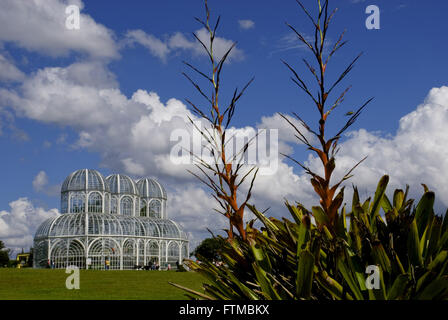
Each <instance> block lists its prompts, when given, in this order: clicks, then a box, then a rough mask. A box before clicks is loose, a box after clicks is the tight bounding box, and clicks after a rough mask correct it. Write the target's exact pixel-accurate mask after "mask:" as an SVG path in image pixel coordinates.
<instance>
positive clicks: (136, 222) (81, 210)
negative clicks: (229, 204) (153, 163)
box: [34, 169, 189, 270]
mask: <svg viewBox="0 0 448 320" xmlns="http://www.w3.org/2000/svg"><path fill="white" fill-rule="evenodd" d="M166 200H167V196H166V191H165V189H164V188H163V186H162V185H160V184H159V183H158V182H157V181H155V180H153V179H148V178H144V179H140V180H138V181H136V182H135V181H134V180H132V179H131V178H130V177H128V176H126V175H121V174H113V175H110V176H108V177H106V178H104V177H103V176H102V175H101V173H99V172H98V171H96V170H89V169H83V170H78V171H75V172H73V173H72V174H70V175H69V176H68V177H67V179H65V181H64V183H63V184H62V188H61V213H62V214H61V215H60V216H58V217H56V218H50V219H48V220H46V221H44V222H43V223H42V224H41V225H40V227H39V228H38V229H37V232H36V235H35V237H34V254H35V258H34V267H35V268H45V267H48V266H50V267H54V268H66V267H67V266H69V265H76V266H78V267H80V268H85V269H121V270H123V269H135V268H137V267H145V266H151V265H159V266H160V268H166V267H167V266H168V264H170V265H171V266H172V267H173V268H174V267H175V266H176V264H177V263H182V260H183V259H184V258H188V256H189V246H188V239H187V237H186V234H185V233H184V232H183V231H182V230H181V229H180V227H179V226H178V225H177V224H176V223H175V222H174V221H172V220H168V219H167V213H166Z"/></svg>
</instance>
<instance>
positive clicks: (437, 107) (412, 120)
mask: <svg viewBox="0 0 448 320" xmlns="http://www.w3.org/2000/svg"><path fill="white" fill-rule="evenodd" d="M360 121H362V120H360ZM447 121H448V87H441V88H434V89H432V90H431V91H430V92H429V94H428V96H427V97H426V99H425V101H424V102H423V103H422V104H421V105H419V106H418V107H417V109H416V110H415V111H413V112H411V113H409V114H407V115H405V116H403V117H402V118H401V119H400V122H399V128H398V130H397V132H396V134H395V135H392V136H387V137H383V136H381V134H380V133H372V132H368V131H366V130H365V129H360V130H358V131H353V132H350V133H348V135H347V140H346V141H344V142H343V143H341V144H340V147H341V149H340V152H339V154H338V158H337V171H336V177H335V178H337V177H341V176H342V174H343V173H344V172H346V171H347V170H349V168H351V166H353V165H354V164H355V163H356V162H357V161H359V160H360V159H361V158H363V157H364V156H368V158H367V160H366V161H365V162H364V163H363V164H362V165H361V166H359V167H358V168H357V169H356V171H355V177H353V178H352V179H351V180H349V184H351V183H354V184H355V185H357V186H358V187H359V188H360V190H364V192H367V193H369V194H371V193H372V192H373V191H374V190H375V188H376V185H377V183H378V180H379V178H380V177H381V176H382V175H384V174H389V175H390V178H391V181H390V189H392V188H396V187H399V188H404V187H405V186H406V184H409V185H410V186H411V195H412V196H414V197H418V196H419V195H421V192H422V190H423V189H422V187H421V185H420V184H421V183H425V184H427V185H428V187H429V188H431V189H432V190H434V191H436V198H437V199H438V200H439V201H441V203H443V205H444V206H448V186H447V184H446V180H447V178H448V176H447V174H446V172H448V150H447V149H446V145H448V127H447V126H446V123H447ZM309 164H310V166H311V167H312V168H314V169H318V168H320V167H319V164H318V161H317V159H316V158H310V161H309Z"/></svg>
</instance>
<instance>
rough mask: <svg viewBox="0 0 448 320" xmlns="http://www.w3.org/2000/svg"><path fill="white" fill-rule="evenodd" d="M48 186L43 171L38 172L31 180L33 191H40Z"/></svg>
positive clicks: (46, 177)
mask: <svg viewBox="0 0 448 320" xmlns="http://www.w3.org/2000/svg"><path fill="white" fill-rule="evenodd" d="M47 184H48V176H47V174H46V173H45V171H39V173H38V174H37V175H36V176H35V177H34V179H33V188H34V190H35V191H37V192H40V191H42V190H43V189H44V188H45V187H46V186H47Z"/></svg>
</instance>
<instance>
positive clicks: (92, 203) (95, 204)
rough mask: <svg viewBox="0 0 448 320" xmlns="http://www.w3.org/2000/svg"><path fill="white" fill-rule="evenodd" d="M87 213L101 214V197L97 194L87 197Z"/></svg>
mask: <svg viewBox="0 0 448 320" xmlns="http://www.w3.org/2000/svg"><path fill="white" fill-rule="evenodd" d="M89 212H93V213H101V212H103V197H102V196H101V194H99V193H98V192H94V193H91V194H90V196H89Z"/></svg>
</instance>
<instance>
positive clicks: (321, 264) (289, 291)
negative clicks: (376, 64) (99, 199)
mask: <svg viewBox="0 0 448 320" xmlns="http://www.w3.org/2000/svg"><path fill="white" fill-rule="evenodd" d="M322 2H323V5H322V4H321V0H317V3H318V9H319V10H318V17H317V19H313V18H312V17H311V15H310V14H309V13H308V11H307V10H306V9H305V7H304V6H303V5H301V3H300V2H298V3H299V4H300V6H301V7H302V9H303V10H304V11H305V13H306V14H307V16H308V18H310V19H311V21H312V22H313V25H314V28H315V33H314V35H315V36H314V41H313V42H312V43H310V42H308V41H307V40H306V38H305V37H304V36H303V35H302V34H301V33H299V32H297V31H296V30H295V29H294V28H293V27H291V26H290V27H291V28H292V29H293V31H294V32H295V33H296V34H297V36H298V38H299V40H300V41H302V42H303V43H304V44H305V45H306V46H307V47H308V48H309V49H310V50H311V51H312V53H313V55H314V57H315V58H316V62H317V68H314V67H312V66H311V64H310V63H308V62H307V61H305V65H306V67H307V68H308V70H309V71H310V72H311V74H312V75H313V78H315V80H316V81H317V84H318V94H317V97H314V96H313V95H312V93H311V90H310V89H309V86H308V85H307V84H306V83H305V81H304V80H303V79H302V78H301V77H300V76H299V75H298V73H297V72H296V71H295V70H294V69H293V68H292V67H291V66H290V65H289V64H286V65H287V67H288V68H289V69H290V70H291V71H292V72H293V81H294V82H295V83H296V84H297V85H298V86H299V88H300V89H301V90H303V91H304V92H305V93H306V94H308V95H309V96H310V98H311V99H312V100H313V102H314V104H315V106H316V107H317V110H318V112H319V122H318V129H317V130H313V129H312V128H311V126H309V125H308V124H307V123H306V122H304V121H303V120H302V119H301V118H300V117H299V116H296V117H297V119H298V120H299V121H300V122H301V124H302V126H303V127H304V128H305V129H306V130H307V131H308V133H309V134H311V135H314V136H315V137H316V138H317V141H318V145H317V146H315V145H312V144H311V143H310V141H309V140H308V138H307V135H306V134H305V133H302V131H301V130H300V128H298V127H297V126H294V124H293V123H292V122H291V121H290V120H289V119H288V117H284V118H285V120H286V121H288V122H289V123H290V124H291V125H292V126H293V127H294V129H295V130H296V133H297V137H298V139H299V140H300V141H301V142H303V143H304V144H305V145H306V146H307V147H308V148H309V149H310V150H311V151H312V152H314V153H316V154H317V156H318V158H319V159H320V161H321V163H322V166H323V171H324V176H320V175H319V174H317V173H315V172H313V171H312V170H310V169H309V168H307V167H306V166H305V165H303V164H301V163H299V162H297V161H296V163H298V164H299V165H300V166H301V167H302V168H303V169H304V170H305V172H306V173H308V174H309V175H310V176H311V183H312V185H313V187H314V190H315V191H316V194H317V195H318V196H319V198H320V205H319V206H314V207H312V208H311V210H308V209H307V208H305V207H304V206H303V205H301V204H300V203H297V204H295V205H291V204H289V203H288V202H286V206H287V208H288V209H289V211H290V213H291V215H292V218H293V219H292V221H291V220H288V219H286V218H283V219H282V220H279V219H275V218H267V217H266V216H265V215H264V214H263V213H262V212H260V211H258V210H257V209H256V208H255V206H252V205H250V204H248V203H247V201H246V202H244V205H245V206H246V207H247V208H249V209H250V210H251V211H252V212H253V213H254V214H255V216H256V217H257V219H258V220H259V221H261V223H262V225H263V227H262V228H260V229H257V228H255V227H254V221H251V222H250V223H249V224H248V225H247V226H246V228H245V229H244V232H240V236H235V237H229V239H228V241H224V242H223V247H222V248H221V250H220V256H221V257H222V264H218V265H216V264H215V263H214V262H212V261H207V259H203V258H201V257H198V258H199V259H200V260H201V262H194V261H191V260H190V261H188V262H187V263H188V264H189V266H190V268H191V269H193V270H194V271H196V272H199V273H201V274H203V275H204V276H205V277H206V278H207V279H208V284H204V292H196V291H193V290H190V289H188V288H184V287H181V286H179V285H176V286H177V287H180V288H182V289H184V290H186V291H188V292H189V294H190V295H191V297H199V298H205V299H315V300H345V299H347V300H364V299H370V300H373V299H381V300H394V299H448V270H447V268H448V218H447V216H446V215H445V218H442V217H440V216H436V215H435V214H434V210H433V205H434V198H435V195H434V193H433V192H431V191H429V190H428V189H427V188H426V187H425V193H424V194H423V196H422V197H421V199H420V200H419V202H418V204H417V205H416V206H413V200H408V199H407V190H408V189H406V191H405V192H404V191H403V190H395V192H394V195H393V200H392V201H390V199H389V198H388V197H387V196H386V188H387V184H388V181H389V177H388V176H384V177H383V178H381V180H380V181H379V183H378V187H377V190H376V192H375V195H374V196H373V197H372V198H369V199H367V200H365V201H364V202H361V201H360V198H359V193H358V191H357V189H356V188H354V192H353V199H352V207H351V210H350V212H348V213H347V212H346V211H347V209H346V208H345V206H342V203H343V199H344V193H343V190H344V189H343V188H340V186H341V183H342V182H343V181H345V180H347V179H348V178H349V177H350V176H351V172H352V170H350V171H349V172H348V173H347V174H346V175H345V176H344V177H343V178H342V180H340V181H338V182H336V184H333V185H332V184H331V177H332V174H333V172H334V170H335V167H336V160H335V156H336V153H337V144H338V141H339V139H340V138H341V135H342V133H343V132H344V131H345V130H346V129H347V128H349V127H350V126H351V125H352V124H353V123H354V121H355V120H356V119H357V118H358V116H359V114H360V113H361V111H362V110H363V108H364V107H365V106H366V105H367V103H368V102H369V101H370V100H369V101H367V102H366V103H365V104H363V105H362V106H361V107H360V108H359V109H358V110H357V111H356V112H354V113H352V114H351V117H350V118H349V120H348V121H347V123H346V124H345V125H344V126H343V127H342V129H341V130H340V131H338V132H337V133H336V135H334V136H333V137H331V138H329V139H328V138H327V136H326V129H325V126H326V122H327V121H328V116H329V115H330V113H331V112H332V111H334V109H335V108H337V107H338V106H339V105H340V103H341V102H342V101H343V99H344V96H345V94H346V92H347V90H345V91H343V92H342V93H341V94H340V95H339V97H338V98H336V99H335V102H334V103H333V104H328V98H329V95H330V93H331V92H332V91H333V89H334V88H335V87H336V86H337V85H338V84H339V83H340V82H341V81H342V80H343V79H344V78H345V77H346V75H347V74H348V73H349V72H350V70H351V69H352V68H353V64H354V63H355V62H356V61H357V59H358V58H355V59H354V61H353V62H352V63H350V64H349V66H348V67H347V68H346V70H345V71H344V72H343V73H342V74H341V75H340V76H339V77H337V80H336V82H335V83H333V84H331V85H330V86H327V82H326V81H325V74H326V71H327V70H328V68H327V63H328V61H329V59H330V58H331V57H332V55H333V54H334V53H335V52H336V51H337V50H339V49H340V48H341V47H342V46H343V45H344V43H345V42H343V41H342V36H341V37H340V38H339V40H338V41H337V42H336V44H335V45H334V47H333V49H332V50H331V51H330V53H329V55H328V56H327V58H324V51H325V50H324V49H325V40H326V39H327V31H328V26H329V23H330V21H331V19H332V17H333V13H330V14H328V13H329V11H328V8H329V6H328V3H329V1H328V0H325V1H322ZM316 70H317V71H316ZM361 161H362V160H361ZM358 164H359V163H358ZM356 166H357V165H356ZM356 166H355V167H356ZM353 169H354V168H353ZM251 186H252V184H251ZM347 220H349V224H348V223H347ZM239 226H240V227H241V224H239ZM243 235H244V236H243ZM369 266H374V267H375V268H378V270H379V281H380V285H379V288H378V289H376V288H370V286H368V284H369V282H368V280H369V278H368V275H367V274H366V271H367V270H368V267H369Z"/></svg>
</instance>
